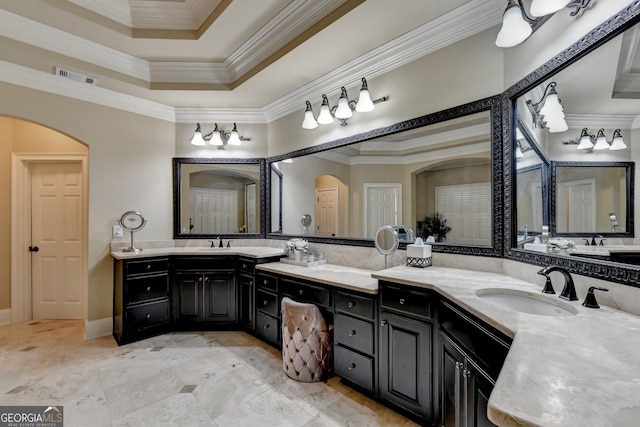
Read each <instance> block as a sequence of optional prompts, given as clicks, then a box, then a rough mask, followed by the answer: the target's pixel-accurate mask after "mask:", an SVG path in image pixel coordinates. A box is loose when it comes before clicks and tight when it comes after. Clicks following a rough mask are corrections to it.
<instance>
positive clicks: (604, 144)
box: [563, 128, 627, 153]
mask: <svg viewBox="0 0 640 427" xmlns="http://www.w3.org/2000/svg"><path fill="white" fill-rule="evenodd" d="M563 144H564V145H576V144H577V145H578V150H584V152H585V153H593V152H594V150H610V151H617V150H624V149H626V148H627V144H625V142H624V139H623V138H622V134H621V133H620V129H616V130H614V131H613V139H612V140H611V143H609V142H608V141H607V137H606V136H605V134H604V129H600V130H599V131H598V134H597V135H591V134H590V133H589V130H588V129H587V128H584V129H582V132H581V133H580V137H579V138H577V139H572V140H569V141H564V142H563Z"/></svg>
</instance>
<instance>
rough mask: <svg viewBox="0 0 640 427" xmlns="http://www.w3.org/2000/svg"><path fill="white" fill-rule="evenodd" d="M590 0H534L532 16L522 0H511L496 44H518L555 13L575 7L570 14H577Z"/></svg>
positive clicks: (532, 2)
mask: <svg viewBox="0 0 640 427" xmlns="http://www.w3.org/2000/svg"><path fill="white" fill-rule="evenodd" d="M590 1H591V0H572V1H567V0H532V1H531V8H530V13H531V15H532V16H529V15H527V13H526V11H525V7H524V4H523V3H522V0H509V2H508V3H507V7H506V9H505V11H504V15H503V16H502V27H500V31H499V32H498V35H497V36H496V46H498V47H513V46H517V45H519V44H520V43H522V42H524V41H525V40H526V39H527V38H528V37H529V36H530V35H531V34H532V33H533V32H534V31H536V30H537V29H538V28H540V27H541V26H542V24H544V23H545V22H546V21H547V20H548V19H549V18H550V17H551V16H553V14H554V13H556V12H558V11H559V10H561V9H563V8H565V7H567V8H574V9H575V10H574V11H573V12H571V13H570V15H571V16H576V15H577V14H578V12H579V11H580V10H581V9H584V8H586V7H587V6H588V5H589V3H590Z"/></svg>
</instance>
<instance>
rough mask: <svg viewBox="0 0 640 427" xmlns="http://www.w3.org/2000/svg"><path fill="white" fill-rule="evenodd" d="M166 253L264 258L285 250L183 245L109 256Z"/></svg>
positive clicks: (282, 252) (280, 253) (119, 252)
mask: <svg viewBox="0 0 640 427" xmlns="http://www.w3.org/2000/svg"><path fill="white" fill-rule="evenodd" d="M168 255H220V256H222V255H240V256H245V257H248V258H266V257H271V256H280V255H281V256H285V252H284V250H283V249H281V248H270V247H267V246H238V247H231V248H210V247H202V246H185V247H168V248H166V247H165V248H146V249H143V250H142V251H140V252H123V251H122V250H113V251H111V256H112V257H113V258H115V259H134V258H149V257H155V256H168Z"/></svg>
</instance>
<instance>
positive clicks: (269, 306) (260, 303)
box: [256, 289, 280, 317]
mask: <svg viewBox="0 0 640 427" xmlns="http://www.w3.org/2000/svg"><path fill="white" fill-rule="evenodd" d="M256 308H257V309H258V310H262V311H264V312H265V313H268V314H270V315H271V316H273V317H279V314H280V307H278V295H276V294H272V293H270V292H265V291H263V290H262V289H258V290H257V291H256Z"/></svg>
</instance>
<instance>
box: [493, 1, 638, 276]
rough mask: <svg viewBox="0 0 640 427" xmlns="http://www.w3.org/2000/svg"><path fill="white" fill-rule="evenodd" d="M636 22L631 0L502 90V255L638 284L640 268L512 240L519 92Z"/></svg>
mask: <svg viewBox="0 0 640 427" xmlns="http://www.w3.org/2000/svg"><path fill="white" fill-rule="evenodd" d="M639 22H640V1H636V2H633V3H632V4H630V5H628V6H627V7H625V8H624V9H622V10H621V11H620V12H618V13H617V14H616V15H614V16H613V17H611V18H610V19H608V20H607V21H605V22H604V23H602V24H600V25H599V26H597V27H596V28H594V29H593V30H592V31H591V32H589V33H588V34H587V35H585V36H584V37H582V38H581V39H580V40H578V41H577V42H576V43H574V44H573V45H571V46H570V47H569V48H567V49H565V50H564V51H563V52H561V53H560V54H558V55H556V56H555V57H554V58H552V59H551V60H549V61H548V62H547V63H545V64H544V65H542V66H540V67H539V68H537V69H536V70H535V71H533V72H532V73H531V74H529V75H528V76H526V77H524V78H523V79H521V80H520V81H518V82H517V83H516V84H514V85H513V86H511V87H510V88H508V89H507V90H506V91H505V92H504V93H503V94H502V99H503V101H502V108H503V114H502V117H503V126H502V131H503V138H504V141H505V144H504V145H503V150H504V152H503V159H504V188H505V193H504V202H505V203H504V226H505V230H507V232H506V233H505V236H504V243H505V245H504V257H505V258H508V259H512V260H515V261H521V262H525V263H529V264H536V265H540V266H546V265H551V264H554V265H559V266H562V267H564V268H566V269H567V270H569V271H571V272H572V273H577V274H581V275H584V276H588V277H593V278H597V279H602V280H607V281H612V282H617V283H622V284H625V285H629V286H634V287H640V268H638V267H635V266H632V265H626V264H618V263H613V262H608V261H589V260H586V259H584V258H582V259H581V258H579V257H569V256H562V255H552V254H543V253H536V252H532V251H525V250H523V249H519V248H517V247H516V245H515V244H514V243H515V242H517V240H516V232H517V230H516V222H515V220H516V218H517V217H516V211H515V209H516V207H515V200H516V197H515V196H516V195H515V190H516V188H515V185H513V183H514V177H515V159H514V155H513V141H514V139H515V129H514V126H515V120H516V117H515V106H516V101H517V99H518V97H519V96H522V95H524V94H525V93H526V92H528V91H529V90H531V89H532V88H533V87H535V86H536V85H539V84H541V83H542V82H543V81H544V80H546V79H548V78H549V77H551V76H552V75H554V74H556V73H558V72H559V71H561V70H563V69H564V68H566V67H568V66H569V65H571V64H573V63H574V62H576V61H577V60H579V59H580V58H582V57H584V56H585V55H587V54H589V53H590V52H592V51H593V50H595V49H597V48H598V47H600V46H601V45H603V44H605V43H606V42H608V41H609V40H611V39H613V38H614V37H616V36H618V35H620V34H622V33H623V32H624V31H626V30H628V29H629V28H631V27H633V26H634V25H636V24H637V23H639Z"/></svg>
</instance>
